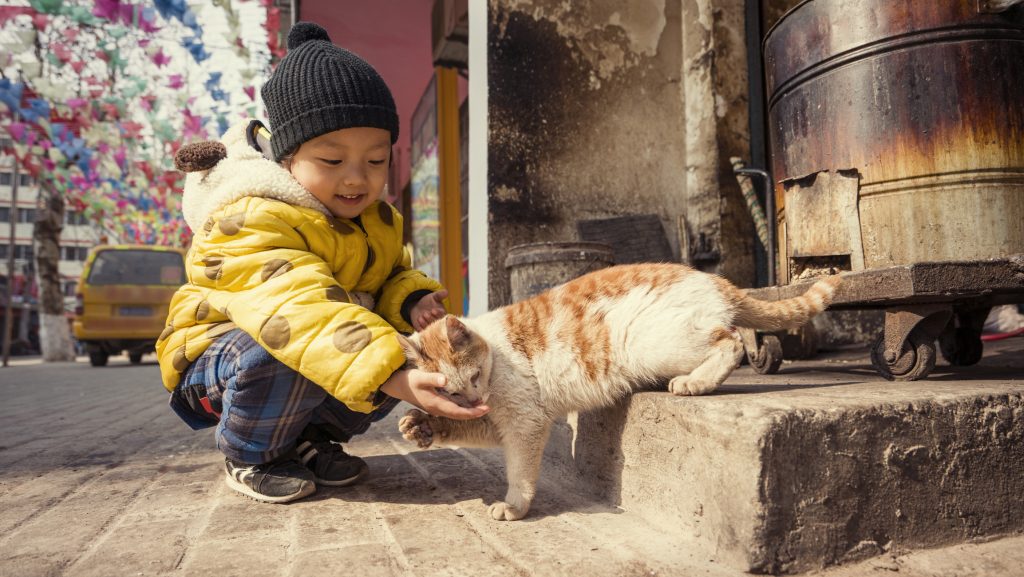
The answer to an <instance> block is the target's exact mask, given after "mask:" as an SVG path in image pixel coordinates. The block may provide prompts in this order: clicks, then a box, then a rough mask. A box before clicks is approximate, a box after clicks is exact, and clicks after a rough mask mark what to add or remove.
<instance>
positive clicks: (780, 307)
mask: <svg viewBox="0 0 1024 577" xmlns="http://www.w3.org/2000/svg"><path fill="white" fill-rule="evenodd" d="M839 282H840V278H839V275H834V276H830V277H827V278H824V279H822V280H819V281H818V282H816V283H814V284H813V285H811V288H809V289H807V292H805V293H804V294H802V295H800V296H798V297H794V298H791V299H785V300H781V301H762V300H758V299H755V298H753V297H750V296H747V294H746V291H740V290H738V289H737V293H739V294H740V295H742V296H740V298H738V299H737V301H736V317H735V319H734V320H733V323H734V324H735V325H736V326H739V327H746V328H751V329H761V330H766V331H778V330H783V329H795V328H797V327H801V326H803V325H805V324H807V322H808V321H810V320H811V319H812V318H813V317H814V316H815V315H817V314H819V313H821V312H822V311H823V310H825V309H826V308H828V305H830V304H831V303H832V295H834V294H835V292H836V287H837V286H839Z"/></svg>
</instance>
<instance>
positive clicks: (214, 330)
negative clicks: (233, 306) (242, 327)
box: [206, 321, 238, 339]
mask: <svg viewBox="0 0 1024 577" xmlns="http://www.w3.org/2000/svg"><path fill="white" fill-rule="evenodd" d="M237 327H238V325H236V324H235V323H233V322H231V321H228V322H226V323H217V324H214V325H210V328H208V329H206V336H207V337H209V338H210V339H215V338H217V337H219V336H221V335H225V334H227V333H229V332H231V331H233V330H235V329H236V328H237Z"/></svg>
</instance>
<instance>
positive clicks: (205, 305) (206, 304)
mask: <svg viewBox="0 0 1024 577" xmlns="http://www.w3.org/2000/svg"><path fill="white" fill-rule="evenodd" d="M208 316H210V301H207V300H204V301H203V302H201V303H199V306H198V307H197V308H196V320H197V321H201V320H204V319H205V318H206V317H208Z"/></svg>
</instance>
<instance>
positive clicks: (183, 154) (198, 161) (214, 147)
mask: <svg viewBox="0 0 1024 577" xmlns="http://www.w3.org/2000/svg"><path fill="white" fill-rule="evenodd" d="M227 155H228V149H227V148H225V147H224V145H223V144H221V143H219V142H217V141H215V140H204V141H202V142H193V143H191V144H186V145H185V146H182V147H181V148H179V149H178V153H177V154H175V155H174V167H175V168H177V169H178V170H180V171H182V172H198V171H200V170H210V169H211V168H213V167H214V166H215V165H216V164H217V163H218V162H220V161H221V160H222V159H224V158H227Z"/></svg>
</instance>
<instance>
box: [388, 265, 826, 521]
mask: <svg viewBox="0 0 1024 577" xmlns="http://www.w3.org/2000/svg"><path fill="white" fill-rule="evenodd" d="M838 283H839V277H838V276H836V277H829V278H826V279H824V280H821V281H819V282H817V283H815V284H814V285H813V286H812V287H811V288H810V289H808V290H807V292H805V293H804V294H803V295H801V296H799V297H796V298H792V299H788V300H783V301H778V302H765V301H760V300H757V299H753V298H751V297H748V296H747V295H746V291H744V290H741V289H738V288H736V287H735V286H733V285H732V284H731V283H729V282H728V281H726V280H725V279H722V278H720V277H717V276H714V275H710V274H706V273H702V272H698V271H695V270H693V269H691V268H689V267H687V266H684V265H678V264H636V265H623V266H616V267H611V268H606V269H602V270H599V271H596V272H592V273H590V274H587V275H585V276H582V277H580V278H577V279H575V280H573V281H570V282H568V283H566V284H564V285H561V286H559V287H556V288H554V289H551V290H550V291H547V292H545V293H543V294H541V295H539V296H536V297H534V298H531V299H528V300H525V301H522V302H518V303H515V304H512V305H509V306H506V307H502V308H499V309H496V310H493V311H490V312H488V313H486V314H483V315H480V316H478V317H476V318H463V319H459V318H456V317H454V316H450V315H449V316H448V317H446V318H445V319H443V320H439V321H437V322H435V323H433V324H432V325H430V326H429V327H427V328H426V329H425V330H423V331H422V332H420V333H417V334H416V335H413V336H412V337H411V338H410V339H408V340H406V341H404V343H403V344H404V345H405V348H406V354H407V356H408V357H409V360H410V361H411V362H413V363H415V364H416V365H417V366H418V367H419V368H421V369H423V370H427V371H432V372H440V373H443V374H444V375H445V376H446V378H447V383H448V384H447V387H446V391H447V393H448V394H449V395H450V396H451V397H452V398H453V399H455V400H456V401H458V402H461V403H463V404H475V403H481V402H486V403H487V404H488V405H490V407H491V412H490V413H489V414H488V415H487V416H486V417H484V418H481V419H476V420H472V421H454V420H449V419H444V418H440V417H432V416H429V415H427V414H426V413H423V412H421V411H418V410H413V411H409V413H407V414H406V416H405V417H404V418H403V419H402V421H401V424H400V427H401V430H402V433H403V434H404V435H405V437H406V438H407V439H410V440H414V441H416V442H418V443H419V445H420V446H421V447H428V446H430V445H431V444H433V443H435V442H436V443H440V444H448V445H456V446H478V447H479V446H494V445H500V446H501V447H502V448H503V449H504V450H505V459H506V462H507V474H508V481H509V487H508V493H507V494H506V497H505V501H504V502H499V503H495V504H494V505H492V506H491V515H492V516H493V517H494V518H495V519H506V520H515V519H520V518H522V517H523V516H524V515H526V513H527V511H528V510H529V507H530V503H531V501H532V499H533V496H534V492H535V487H536V480H537V474H538V472H539V470H540V461H541V455H542V454H543V451H544V445H545V444H546V442H547V437H548V432H549V430H550V426H551V423H552V422H553V421H554V420H555V419H557V418H559V417H562V416H564V415H566V414H567V413H570V412H573V411H584V410H588V409H594V408H598V407H604V406H608V405H610V404H612V403H614V402H616V401H617V400H619V399H621V398H622V397H623V396H625V395H627V394H628V393H630V392H632V391H635V390H638V389H641V388H649V387H650V386H652V385H657V384H659V383H664V382H665V381H668V388H669V390H670V391H671V392H673V393H675V394H677V395H702V394H706V393H709V392H711V391H713V390H714V389H715V388H716V387H717V386H718V385H719V384H721V383H722V381H724V380H725V379H726V377H728V376H729V374H730V373H731V372H732V370H733V369H734V368H735V367H736V366H737V365H738V364H739V361H740V359H741V355H742V354H743V347H742V345H741V344H740V341H739V338H738V336H737V335H736V333H735V331H733V327H737V326H739V327H749V328H756V329H767V330H778V329H783V328H790V327H798V326H800V325H803V324H804V323H806V322H807V321H809V320H810V319H811V317H813V316H814V315H816V314H818V313H820V312H821V311H823V310H825V308H826V307H828V305H829V303H830V302H831V299H832V295H833V293H834V291H835V287H836V286H837V285H838Z"/></svg>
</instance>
